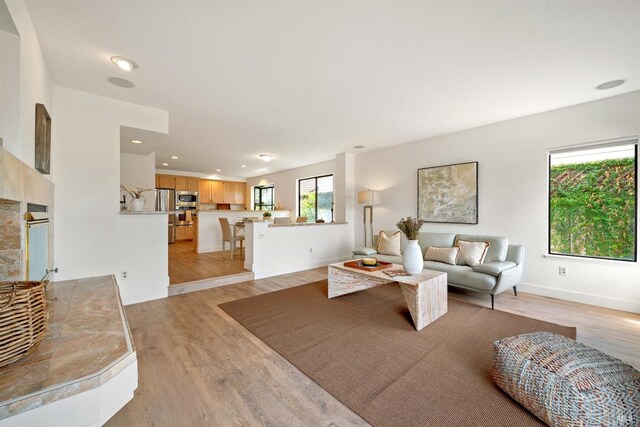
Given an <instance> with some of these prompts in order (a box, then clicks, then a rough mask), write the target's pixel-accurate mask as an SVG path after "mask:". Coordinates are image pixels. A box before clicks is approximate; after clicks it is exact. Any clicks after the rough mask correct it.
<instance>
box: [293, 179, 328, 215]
mask: <svg viewBox="0 0 640 427" xmlns="http://www.w3.org/2000/svg"><path fill="white" fill-rule="evenodd" d="M329 176H330V177H331V206H332V207H331V220H330V221H329V222H333V216H334V214H333V201H334V197H335V191H334V190H335V188H334V185H333V184H334V181H333V174H332V173H328V174H325V175H317V176H309V177H306V178H299V179H298V215H297V216H299V217H300V216H302V211H301V205H302V204H301V203H300V197H301V195H302V193H301V192H300V183H301V182H302V181H307V180H310V179H313V180H314V181H315V186H314V191H315V193H316V204H315V206H314V210H315V213H316V220H318V179H320V178H326V177H329Z"/></svg>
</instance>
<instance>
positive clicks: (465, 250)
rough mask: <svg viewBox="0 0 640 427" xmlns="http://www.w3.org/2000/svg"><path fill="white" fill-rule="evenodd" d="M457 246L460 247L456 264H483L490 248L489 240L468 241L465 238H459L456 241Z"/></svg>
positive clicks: (471, 265)
mask: <svg viewBox="0 0 640 427" xmlns="http://www.w3.org/2000/svg"><path fill="white" fill-rule="evenodd" d="M456 246H457V247H459V248H460V252H458V258H457V259H456V264H458V265H465V264H466V265H468V266H470V267H473V266H474V265H478V264H482V263H483V262H484V257H485V256H486V255H487V249H489V242H467V241H465V240H458V241H457V242H456Z"/></svg>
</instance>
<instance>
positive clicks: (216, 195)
mask: <svg viewBox="0 0 640 427" xmlns="http://www.w3.org/2000/svg"><path fill="white" fill-rule="evenodd" d="M211 203H225V201H224V183H223V182H222V181H211Z"/></svg>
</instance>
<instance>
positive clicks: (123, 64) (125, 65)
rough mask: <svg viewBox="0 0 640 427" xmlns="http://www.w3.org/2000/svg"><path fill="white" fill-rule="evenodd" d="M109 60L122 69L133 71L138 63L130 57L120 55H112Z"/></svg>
mask: <svg viewBox="0 0 640 427" xmlns="http://www.w3.org/2000/svg"><path fill="white" fill-rule="evenodd" d="M111 62H113V63H114V64H116V65H117V66H118V68H120V69H121V70H124V71H133V70H135V69H136V68H138V64H136V63H135V62H133V61H132V60H130V59H127V58H123V57H122V56H112V57H111Z"/></svg>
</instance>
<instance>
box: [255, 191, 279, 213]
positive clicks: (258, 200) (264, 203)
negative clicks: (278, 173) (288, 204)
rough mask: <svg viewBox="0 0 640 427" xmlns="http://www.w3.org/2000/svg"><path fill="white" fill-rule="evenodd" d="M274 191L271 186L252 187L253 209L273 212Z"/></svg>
mask: <svg viewBox="0 0 640 427" xmlns="http://www.w3.org/2000/svg"><path fill="white" fill-rule="evenodd" d="M274 191H275V188H274V187H273V185H260V186H256V187H253V209H254V210H256V211H269V210H273V199H274V197H273V196H274V194H273V193H274Z"/></svg>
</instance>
